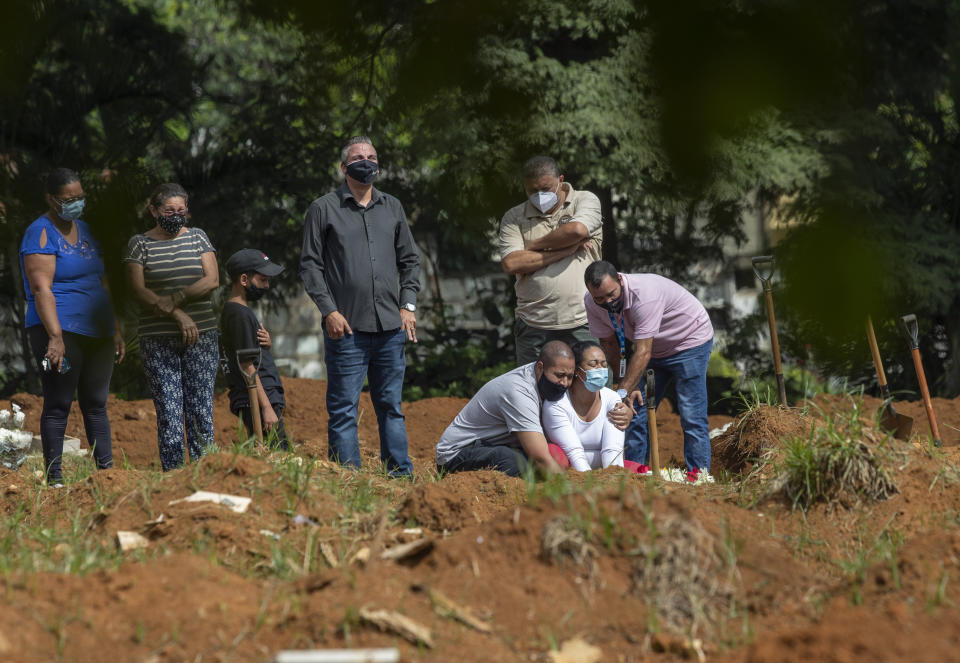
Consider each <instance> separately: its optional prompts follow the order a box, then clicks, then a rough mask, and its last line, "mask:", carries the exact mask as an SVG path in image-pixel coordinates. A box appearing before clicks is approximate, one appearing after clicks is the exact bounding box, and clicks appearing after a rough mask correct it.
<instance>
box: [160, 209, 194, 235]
mask: <svg viewBox="0 0 960 663" xmlns="http://www.w3.org/2000/svg"><path fill="white" fill-rule="evenodd" d="M157 223H158V224H159V225H160V228H161V229H162V230H163V232H165V233H167V234H170V235H176V234H177V233H178V232H180V229H181V228H183V226H184V225H185V224H186V223H187V217H186V216H184V215H183V214H171V215H170V216H163V215H162V214H160V215H158V216H157Z"/></svg>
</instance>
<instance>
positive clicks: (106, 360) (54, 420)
mask: <svg viewBox="0 0 960 663" xmlns="http://www.w3.org/2000/svg"><path fill="white" fill-rule="evenodd" d="M27 334H28V335H29V337H30V346H31V348H32V349H33V356H34V358H35V359H36V360H37V367H38V368H39V370H40V383H41V385H42V386H43V411H42V413H41V414H40V439H41V441H42V443H43V462H44V466H45V468H46V474H47V481H49V482H51V483H52V482H54V481H62V480H63V472H62V470H61V468H60V458H61V456H62V455H63V434H64V431H66V429H67V417H68V416H69V415H70V406H71V405H73V395H74V393H76V394H77V402H78V403H79V404H80V412H81V413H82V414H83V427H84V429H86V431H87V442H88V443H89V444H90V448H91V449H93V457H94V459H95V460H96V462H97V467H98V468H99V469H105V468H107V467H113V451H112V446H111V442H110V420H109V419H108V418H107V392H108V391H109V388H110V376H111V375H113V360H114V354H113V353H114V348H113V339H112V338H92V337H90V336H82V335H80V334H74V333H71V332H66V331H65V332H63V345H64V347H65V353H64V357H66V358H67V361H68V362H69V363H70V370H68V371H67V372H66V373H59V372H57V370H56V369H54V370H52V371H44V370H43V367H42V366H40V364H41V362H43V357H44V355H45V354H46V353H47V343H48V342H49V340H50V337H49V336H48V335H47V330H46V329H44V327H43V325H34V326H33V327H30V328H29V329H27Z"/></svg>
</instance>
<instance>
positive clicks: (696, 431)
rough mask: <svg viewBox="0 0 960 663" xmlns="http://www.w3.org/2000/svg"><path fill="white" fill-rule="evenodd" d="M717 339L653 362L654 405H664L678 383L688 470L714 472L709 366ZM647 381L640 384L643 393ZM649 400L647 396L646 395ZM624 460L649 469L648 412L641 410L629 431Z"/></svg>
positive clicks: (678, 407) (678, 408) (644, 409)
mask: <svg viewBox="0 0 960 663" xmlns="http://www.w3.org/2000/svg"><path fill="white" fill-rule="evenodd" d="M712 348H713V339H710V340H709V341H707V342H706V343H704V344H703V345H698V346H697V347H695V348H690V349H689V350H682V351H681V352H678V353H677V354H675V355H672V356H670V357H661V358H659V359H653V358H651V359H650V362H649V363H648V364H647V368H652V369H653V378H654V381H655V382H656V384H655V387H656V391H655V394H654V395H655V399H654V403H655V404H656V405H660V401H661V400H663V394H664V392H665V391H666V390H667V385H668V384H669V382H670V380H671V379H673V380H676V383H677V410H679V414H680V425H681V426H683V457H684V460H686V462H687V469H690V470H692V469H701V470H709V469H710V424H709V422H708V421H707V364H708V363H709V362H710V351H711V349H712ZM643 384H644V381H643V380H641V381H640V385H641V386H640V387H639V388H640V389H642V388H643ZM644 398H646V394H644ZM623 455H624V458H626V460H632V461H636V462H638V463H642V464H644V465H649V464H650V460H649V455H650V445H649V441H648V426H647V408H646V407H645V406H641V407H640V410H639V411H638V412H637V414H636V415H635V416H634V417H633V421H631V422H630V426H629V427H628V428H627V434H626V438H625V440H624V453H623Z"/></svg>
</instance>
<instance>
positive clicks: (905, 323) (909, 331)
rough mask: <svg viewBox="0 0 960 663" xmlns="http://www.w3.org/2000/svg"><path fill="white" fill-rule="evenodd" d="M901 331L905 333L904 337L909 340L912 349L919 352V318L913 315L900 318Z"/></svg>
mask: <svg viewBox="0 0 960 663" xmlns="http://www.w3.org/2000/svg"><path fill="white" fill-rule="evenodd" d="M900 329H901V330H902V331H903V335H904V337H905V338H906V339H907V343H909V344H910V349H911V350H919V349H920V341H919V336H920V334H919V325H917V316H915V315H914V314H913V313H911V314H910V315H905V316H903V317H902V318H900Z"/></svg>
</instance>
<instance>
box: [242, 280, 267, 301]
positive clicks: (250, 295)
mask: <svg viewBox="0 0 960 663" xmlns="http://www.w3.org/2000/svg"><path fill="white" fill-rule="evenodd" d="M269 289H270V288H258V287H257V286H255V285H252V284H251V285H248V286H244V288H243V290H244V292H246V293H247V301H248V302H255V301H257V300H258V299H260V298H261V297H263V296H264V295H265V294H267V290H269Z"/></svg>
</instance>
